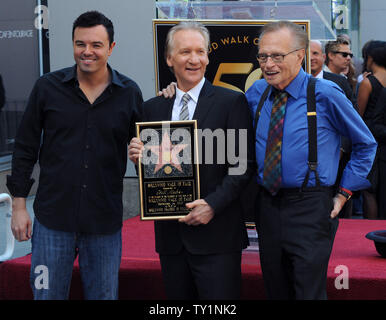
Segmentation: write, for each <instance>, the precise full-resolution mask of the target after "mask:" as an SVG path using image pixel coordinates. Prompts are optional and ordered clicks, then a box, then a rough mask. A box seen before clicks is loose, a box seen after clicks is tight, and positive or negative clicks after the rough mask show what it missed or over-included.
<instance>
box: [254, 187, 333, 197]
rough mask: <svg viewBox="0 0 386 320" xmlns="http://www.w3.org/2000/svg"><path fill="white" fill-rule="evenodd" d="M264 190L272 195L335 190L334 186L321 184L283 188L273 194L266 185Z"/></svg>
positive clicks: (279, 195) (281, 195) (280, 195)
mask: <svg viewBox="0 0 386 320" xmlns="http://www.w3.org/2000/svg"><path fill="white" fill-rule="evenodd" d="M261 189H262V190H264V192H265V193H267V194H269V195H270V196H271V197H283V196H286V195H288V194H296V193H298V194H302V193H307V192H320V191H325V192H331V193H332V192H333V191H334V186H319V187H306V188H301V187H298V188H281V189H280V190H279V191H278V193H277V194H276V195H275V196H273V195H272V194H271V193H270V192H269V191H267V189H265V188H264V187H262V188H261Z"/></svg>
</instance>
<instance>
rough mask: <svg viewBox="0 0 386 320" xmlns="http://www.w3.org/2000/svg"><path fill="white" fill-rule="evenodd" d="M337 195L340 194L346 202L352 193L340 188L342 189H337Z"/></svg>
mask: <svg viewBox="0 0 386 320" xmlns="http://www.w3.org/2000/svg"><path fill="white" fill-rule="evenodd" d="M338 193H339V194H341V195H342V196H344V197H345V198H346V200H347V201H348V200H350V198H351V196H352V192H351V191H350V190H347V189H345V188H342V187H340V188H339V190H338Z"/></svg>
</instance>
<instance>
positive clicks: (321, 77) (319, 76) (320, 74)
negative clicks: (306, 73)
mask: <svg viewBox="0 0 386 320" xmlns="http://www.w3.org/2000/svg"><path fill="white" fill-rule="evenodd" d="M315 78H317V79H323V69H322V70H320V72H319V73H318V74H317V75H316V76H315Z"/></svg>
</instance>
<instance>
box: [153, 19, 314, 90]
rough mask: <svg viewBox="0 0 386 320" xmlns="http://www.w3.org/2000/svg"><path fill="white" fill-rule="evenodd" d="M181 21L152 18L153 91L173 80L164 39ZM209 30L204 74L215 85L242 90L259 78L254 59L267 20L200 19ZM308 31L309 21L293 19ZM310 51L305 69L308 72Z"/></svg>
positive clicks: (259, 72)
mask: <svg viewBox="0 0 386 320" xmlns="http://www.w3.org/2000/svg"><path fill="white" fill-rule="evenodd" d="M180 21H181V20H153V33H154V57H155V74H156V88H155V89H156V92H158V90H159V89H162V88H165V87H166V86H167V85H168V84H169V83H170V82H171V81H175V78H174V75H173V74H172V73H171V72H170V70H169V68H168V66H167V64H166V62H165V59H164V48H165V39H166V35H167V32H168V31H169V29H170V28H171V27H172V26H174V25H175V24H177V23H179V22H180ZM199 22H201V23H203V24H204V25H205V26H206V27H207V28H208V30H209V32H210V40H211V41H210V50H209V61H210V63H209V65H208V66H207V69H206V74H205V77H206V79H208V80H209V81H211V82H212V83H213V84H214V85H217V86H222V87H225V88H228V89H232V90H236V91H240V92H245V91H247V90H248V88H249V87H250V86H251V85H252V83H253V82H255V81H256V80H258V79H260V78H261V69H260V66H259V63H258V61H257V59H256V54H257V52H258V39H259V35H260V33H261V29H262V27H263V26H264V25H265V24H266V23H269V22H270V21H249V20H210V21H209V20H202V21H199ZM294 22H295V23H298V24H300V25H302V26H303V27H304V29H305V30H306V31H307V32H308V34H310V29H309V21H294ZM309 67H310V63H309V54H308V52H307V53H306V59H305V64H304V68H305V70H306V71H307V72H309Z"/></svg>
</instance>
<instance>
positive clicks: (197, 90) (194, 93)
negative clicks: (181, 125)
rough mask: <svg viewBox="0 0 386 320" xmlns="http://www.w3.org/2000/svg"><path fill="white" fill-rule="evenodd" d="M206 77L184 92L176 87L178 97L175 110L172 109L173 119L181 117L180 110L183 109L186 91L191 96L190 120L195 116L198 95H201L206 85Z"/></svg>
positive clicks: (174, 105) (174, 106)
mask: <svg viewBox="0 0 386 320" xmlns="http://www.w3.org/2000/svg"><path fill="white" fill-rule="evenodd" d="M204 83H205V77H204V78H202V79H201V81H200V82H199V83H198V84H197V85H196V86H195V87H194V88H192V89H190V90H189V91H188V92H184V91H182V90H180V89H178V88H176V99H175V100H174V104H173V110H172V119H171V120H172V121H178V120H179V119H180V112H181V109H182V97H183V95H184V94H185V93H188V94H189V96H190V98H191V99H190V100H189V102H188V110H189V120H191V119H192V118H193V115H194V111H195V110H196V106H197V101H198V97H199V95H200V92H201V89H202V87H203V86H204Z"/></svg>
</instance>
